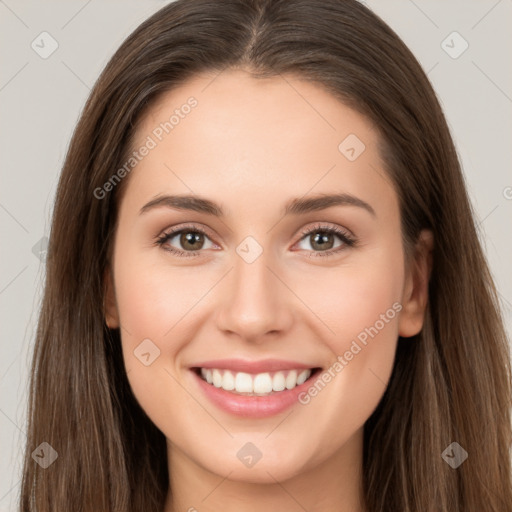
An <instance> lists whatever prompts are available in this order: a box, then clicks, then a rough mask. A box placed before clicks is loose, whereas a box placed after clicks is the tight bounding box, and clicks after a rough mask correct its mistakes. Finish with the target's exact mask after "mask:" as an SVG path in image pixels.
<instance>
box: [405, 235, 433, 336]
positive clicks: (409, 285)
mask: <svg viewBox="0 0 512 512" xmlns="http://www.w3.org/2000/svg"><path fill="white" fill-rule="evenodd" d="M433 248H434V236H433V234H432V231H430V230H427V229H425V230H423V231H421V233H420V236H419V237H418V241H417V243H416V245H415V248H414V254H413V255H412V257H411V261H410V263H409V264H408V265H407V271H406V278H405V284H404V291H403V296H402V311H401V313H400V320H399V323H398V329H399V330H398V333H399V335H400V336H402V337H404V338H408V337H410V336H414V335H416V334H418V333H419V332H420V331H421V329H422V328H423V322H424V319H425V309H426V307H427V302H428V284H429V280H430V274H431V272H432V251H433Z"/></svg>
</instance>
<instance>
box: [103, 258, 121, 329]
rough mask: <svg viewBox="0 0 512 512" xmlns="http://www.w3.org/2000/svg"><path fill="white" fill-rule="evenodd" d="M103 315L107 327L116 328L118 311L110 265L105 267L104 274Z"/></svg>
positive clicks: (117, 325)
mask: <svg viewBox="0 0 512 512" xmlns="http://www.w3.org/2000/svg"><path fill="white" fill-rule="evenodd" d="M103 315H104V316H105V323H106V324H107V327H108V328H109V329H117V328H118V327H119V313H118V311H117V302H116V296H115V291H114V282H113V278H112V272H111V270H110V267H107V268H106V270H105V276H104V298H103Z"/></svg>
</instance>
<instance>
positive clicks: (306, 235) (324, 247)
mask: <svg viewBox="0 0 512 512" xmlns="http://www.w3.org/2000/svg"><path fill="white" fill-rule="evenodd" d="M302 235H303V238H301V240H300V242H299V243H303V242H308V243H310V245H311V247H313V248H319V249H320V251H316V250H313V253H312V254H311V255H310V257H311V256H312V257H317V256H333V255H334V254H337V253H339V252H340V251H343V250H346V249H347V248H348V247H353V246H355V245H356V239H355V238H354V237H353V236H352V235H351V234H350V233H348V232H347V231H345V230H343V229H341V228H338V227H335V226H325V225H321V224H320V225H316V226H314V227H313V228H310V229H308V230H306V231H302ZM313 235H314V236H313ZM334 238H338V239H339V240H341V243H340V244H339V245H337V246H334V245H333V244H334V241H333V239H334ZM315 253H316V254H315Z"/></svg>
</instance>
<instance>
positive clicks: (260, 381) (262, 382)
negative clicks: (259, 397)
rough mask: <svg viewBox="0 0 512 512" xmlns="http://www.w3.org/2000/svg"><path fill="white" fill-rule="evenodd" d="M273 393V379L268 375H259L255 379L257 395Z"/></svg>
mask: <svg viewBox="0 0 512 512" xmlns="http://www.w3.org/2000/svg"><path fill="white" fill-rule="evenodd" d="M271 391H272V378H271V377H270V375H269V374H268V373H259V374H258V375H256V377H254V392H255V393H270V392H271Z"/></svg>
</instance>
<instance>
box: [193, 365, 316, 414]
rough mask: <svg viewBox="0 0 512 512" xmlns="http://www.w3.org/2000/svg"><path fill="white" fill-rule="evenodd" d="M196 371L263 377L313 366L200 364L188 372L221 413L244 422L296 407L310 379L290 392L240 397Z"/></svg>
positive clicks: (309, 384)
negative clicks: (272, 372) (262, 375)
mask: <svg viewBox="0 0 512 512" xmlns="http://www.w3.org/2000/svg"><path fill="white" fill-rule="evenodd" d="M196 368H218V369H226V370H232V371H235V372H239V371H240V372H241V371H245V372H246V373H263V372H271V371H278V370H292V369H308V368H313V367H312V366H308V365H304V364H300V363H294V362H290V361H282V360H281V361H280V360H270V359H267V360H265V361H258V362H250V361H242V360H235V359H225V360H217V361H209V362H205V363H200V364H198V365H197V366H194V367H193V368H191V374H192V376H193V378H194V379H195V381H196V382H197V384H198V386H199V388H200V389H201V390H202V392H203V393H204V394H205V396H206V397H207V398H208V399H209V400H211V401H212V402H213V403H214V404H215V405H216V406H217V407H219V408H220V409H222V410H224V411H226V412H228V413H231V414H234V415H237V416H241V417H244V418H265V417H269V416H273V415H275V414H279V413H281V412H283V411H285V410H286V409H288V408H289V407H291V406H292V405H294V404H296V403H297V401H298V397H299V395H300V393H302V392H304V391H306V390H307V388H309V386H311V377H310V378H309V379H308V380H307V381H306V382H304V383H303V384H301V385H300V386H296V387H295V388H293V389H285V390H284V391H279V392H277V393H272V394H270V395H268V396H247V395H239V394H236V393H233V392H231V391H226V390H224V389H222V388H217V387H215V386H213V385H212V384H208V383H207V382H206V381H204V380H203V379H202V378H201V377H200V376H199V375H198V373H197V371H196Z"/></svg>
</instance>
